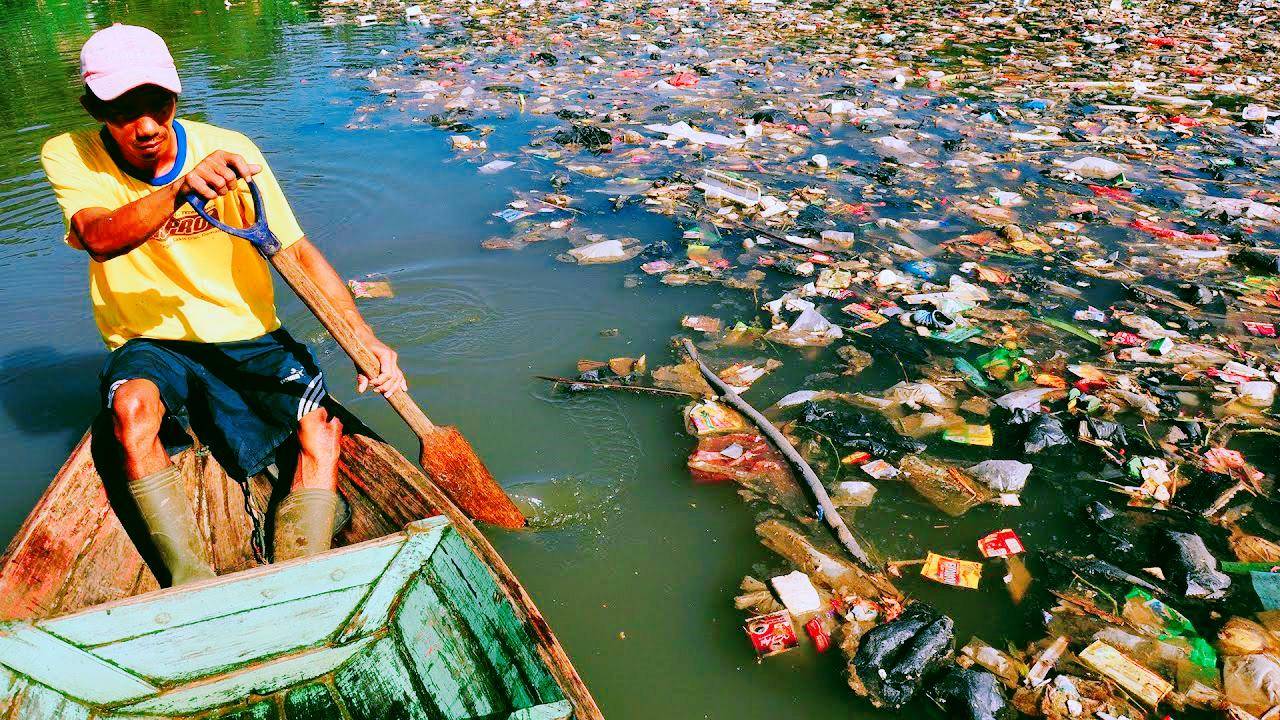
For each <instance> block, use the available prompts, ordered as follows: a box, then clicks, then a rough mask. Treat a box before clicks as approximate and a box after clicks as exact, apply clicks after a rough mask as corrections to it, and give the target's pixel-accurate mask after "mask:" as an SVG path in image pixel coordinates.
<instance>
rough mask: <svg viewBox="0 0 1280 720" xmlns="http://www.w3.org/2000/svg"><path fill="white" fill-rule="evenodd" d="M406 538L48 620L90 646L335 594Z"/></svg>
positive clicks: (356, 582) (374, 568) (377, 571)
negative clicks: (321, 595) (327, 593)
mask: <svg viewBox="0 0 1280 720" xmlns="http://www.w3.org/2000/svg"><path fill="white" fill-rule="evenodd" d="M402 542H403V538H401V537H391V538H388V539H387V540H386V541H385V542H377V543H374V544H372V545H366V546H360V547H356V548H353V549H352V550H351V551H339V552H334V553H330V554H326V555H323V556H319V557H315V558H310V559H306V560H302V561H295V562H290V563H285V564H280V565H273V566H270V567H266V568H262V569H260V570H257V571H255V572H254V574H252V575H250V574H247V573H246V574H239V575H230V576H224V577H221V578H218V579H216V580H212V581H208V582H207V583H206V584H204V585H201V586H197V587H191V588H181V589H180V591H175V590H166V591H164V592H163V593H157V594H155V595H150V596H141V597H137V598H133V599H131V600H129V601H125V602H122V603H117V604H114V605H111V606H108V607H105V608H101V609H93V610H87V611H84V612H80V613H76V614H75V615H68V616H66V617H61V618H55V619H53V620H45V621H43V622H41V623H40V626H41V627H42V628H44V629H46V630H48V631H49V632H52V633H54V634H55V635H58V636H60V637H63V638H66V639H67V640H70V641H71V642H74V643H76V644H79V645H85V646H95V647H96V646H99V645H104V644H108V643H113V642H117V641H120V640H124V639H127V638H130V637H138V636H141V635H145V634H149V633H155V632H161V631H166V630H172V629H173V628H177V627H182V626H184V625H190V624H192V623H197V622H203V621H206V620H213V619H216V618H218V617H223V616H228V615H234V614H236V613H243V612H246V611H250V610H253V609H255V608H261V607H264V606H267V605H268V604H279V603H284V602H289V601H293V600H298V599H301V598H304V597H307V596H309V595H316V594H320V593H325V592H332V591H335V590H345V589H347V588H352V587H357V586H367V585H369V584H370V583H372V582H373V581H374V580H376V579H377V578H378V577H379V576H380V575H381V573H382V571H383V570H384V569H385V568H386V567H387V564H388V563H389V562H391V558H393V557H394V556H395V555H396V553H397V552H398V551H399V548H400V545H401V543H402Z"/></svg>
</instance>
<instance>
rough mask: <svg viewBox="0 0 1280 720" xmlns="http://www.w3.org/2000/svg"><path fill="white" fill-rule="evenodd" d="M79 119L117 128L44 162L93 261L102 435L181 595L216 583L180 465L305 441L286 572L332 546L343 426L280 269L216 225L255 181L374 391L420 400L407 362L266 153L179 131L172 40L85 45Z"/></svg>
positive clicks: (281, 533)
mask: <svg viewBox="0 0 1280 720" xmlns="http://www.w3.org/2000/svg"><path fill="white" fill-rule="evenodd" d="M80 69H81V74H82V76H83V79H84V84H85V91H84V96H83V97H82V98H81V103H82V104H83V105H84V108H85V110H87V111H88V112H89V114H90V115H91V116H93V118H94V120H96V121H97V122H99V123H101V128H95V129H93V130H88V131H78V132H72V133H67V134H63V135H59V136H57V137H55V138H52V139H50V140H49V141H48V142H46V143H45V145H44V149H43V151H42V152H41V161H42V162H43V164H44V169H45V173H46V175H47V176H48V178H49V182H50V183H51V184H52V185H53V189H54V192H55V194H56V195H57V198H58V203H59V204H60V205H61V206H62V210H63V213H64V215H65V219H66V224H67V235H66V242H67V244H69V245H71V246H72V247H73V248H77V249H80V250H84V251H86V252H87V253H88V255H89V295H90V298H91V301H92V303H93V311H94V318H95V320H96V322H97V325H98V329H99V330H100V331H101V333H102V337H103V340H104V341H105V342H106V345H107V348H108V349H109V350H110V351H111V355H110V357H109V358H108V360H107V362H106V365H105V366H104V368H103V371H102V378H101V381H102V382H101V394H102V403H103V408H104V411H105V412H104V416H103V420H104V423H105V421H106V420H109V421H110V425H109V427H110V428H111V430H112V431H113V432H114V435H115V438H116V440H118V441H119V445H120V447H121V449H122V451H123V452H122V457H123V463H124V468H123V469H124V473H125V475H126V477H127V478H128V480H129V487H130V491H131V494H132V495H133V497H134V498H135V499H136V500H137V503H138V508H139V509H140V510H141V513H142V516H143V518H144V519H145V521H146V524H147V529H148V531H149V533H150V535H151V537H152V539H153V540H154V541H155V545H156V548H157V550H158V551H159V554H160V557H161V558H162V559H163V561H164V563H165V565H166V566H167V568H168V570H169V573H170V575H171V577H172V582H173V584H175V585H177V584H181V583H185V582H190V581H193V580H199V579H203V578H209V577H213V575H214V572H213V569H212V568H211V567H210V565H209V562H208V561H207V560H205V559H204V558H203V554H204V553H202V552H201V551H200V547H201V543H200V540H199V535H198V532H197V528H196V519H195V512H194V508H193V507H192V506H191V503H190V502H189V501H188V500H187V495H186V491H185V483H183V482H182V479H181V478H180V477H179V475H178V471H177V468H176V466H175V465H174V464H173V463H172V461H171V460H170V457H171V455H172V454H173V453H174V452H176V451H177V450H178V449H180V448H181V447H182V446H183V445H184V444H189V442H190V438H189V436H188V435H187V434H186V433H185V432H184V431H185V430H186V428H191V429H192V430H194V432H195V433H196V435H197V437H199V438H200V440H201V442H202V443H203V444H205V445H207V446H208V447H209V449H210V450H211V451H212V452H213V454H214V456H215V458H217V460H218V461H219V463H220V464H221V465H222V466H223V468H224V469H226V470H227V471H228V472H229V473H230V474H231V475H232V476H233V477H237V478H240V479H244V478H248V477H250V476H252V475H255V474H257V473H259V472H261V471H262V470H263V469H264V468H266V467H267V466H268V465H270V464H272V463H273V462H274V461H275V460H274V458H275V454H276V450H277V449H278V448H279V447H280V446H281V445H282V444H284V443H285V442H286V441H287V440H289V439H290V438H291V437H293V436H294V435H295V433H296V437H297V445H298V448H299V451H298V456H297V466H296V472H295V474H294V477H293V481H292V485H291V489H290V492H289V494H288V496H287V497H286V498H285V499H284V500H283V501H281V503H280V506H279V508H278V510H277V514H276V522H275V534H274V547H275V558H276V559H277V560H282V559H286V558H290V557H297V556H301V555H307V554H311V553H314V552H319V551H322V550H325V549H327V548H328V547H329V543H330V541H331V538H332V534H333V532H334V529H335V528H334V526H335V517H336V515H337V507H338V502H339V501H338V496H337V492H336V489H337V462H338V447H339V440H340V439H341V435H342V425H341V423H340V422H339V420H338V418H336V417H331V416H330V414H329V413H328V411H326V409H325V408H324V407H322V403H323V401H324V400H325V398H326V397H327V395H326V390H325V384H324V378H323V375H322V374H321V372H320V370H319V368H318V367H317V366H316V362H315V359H314V357H313V356H312V354H311V352H310V351H309V350H308V349H307V347H306V346H305V345H303V344H302V343H300V342H298V341H297V340H295V339H294V338H293V337H291V336H290V335H289V333H288V332H286V331H285V330H284V329H283V328H282V327H281V326H280V320H279V318H278V317H277V316H276V308H275V302H274V298H273V293H272V278H271V274H270V270H269V268H268V266H267V263H266V261H265V260H263V258H262V257H261V256H260V255H259V254H258V253H257V251H256V250H255V249H254V248H253V247H252V246H251V245H250V244H249V243H248V242H245V241H243V240H239V239H236V238H233V237H232V236H230V235H228V234H226V233H224V232H222V231H220V230H217V229H216V228H214V227H212V226H210V225H209V224H208V223H207V222H205V221H204V220H202V219H201V218H200V217H199V216H197V215H196V214H195V212H194V211H193V210H192V209H191V207H190V206H188V205H186V204H185V201H184V199H183V198H184V197H185V196H186V195H187V194H188V193H191V192H194V193H195V194H197V195H199V196H200V197H202V198H205V199H206V200H208V201H210V202H209V205H208V211H209V212H210V214H211V215H213V216H214V217H216V218H217V219H219V220H221V221H222V222H223V223H225V224H228V225H231V226H236V227H247V226H249V225H251V224H252V222H253V220H254V216H253V204H252V201H251V199H250V198H249V196H248V193H247V191H246V190H247V186H246V185H245V183H244V182H243V181H242V179H247V178H250V177H252V178H254V179H255V181H256V182H257V185H258V187H259V189H260V190H261V191H262V195H263V200H264V203H265V206H266V208H267V211H266V214H267V216H268V221H269V224H270V227H271V230H272V232H274V234H275V235H276V237H277V238H278V239H279V240H280V244H281V246H282V247H283V248H284V249H283V250H282V251H281V252H285V253H293V254H294V256H295V257H296V259H297V261H298V263H299V264H300V265H301V266H302V267H303V268H305V269H306V270H307V272H308V273H309V274H310V276H311V278H312V279H313V280H314V281H315V282H316V284H317V285H319V287H320V288H321V289H322V291H323V293H324V294H325V295H326V296H327V297H328V300H329V302H330V303H332V304H333V305H334V306H335V307H337V308H339V310H340V312H341V313H342V314H343V315H344V316H345V317H346V319H347V321H348V322H350V324H351V326H352V327H354V328H357V331H358V332H359V333H361V334H362V335H363V336H364V341H365V343H366V344H367V345H368V346H369V347H370V348H371V349H372V350H373V353H374V354H375V355H376V356H377V358H378V361H379V367H380V373H379V374H378V375H377V376H376V377H365V376H363V375H361V376H360V377H359V378H358V380H357V387H358V389H359V391H361V392H364V391H365V390H366V389H367V388H372V389H373V390H375V391H377V392H379V393H383V394H385V395H391V394H392V393H395V392H400V391H404V390H405V389H406V387H407V386H406V383H405V378H404V373H402V372H401V371H400V368H399V366H398V365H397V358H396V353H395V352H393V351H392V350H391V349H390V348H388V347H387V346H386V345H384V344H383V343H381V342H379V341H378V339H377V338H376V337H375V336H374V334H373V331H372V330H371V329H370V328H369V326H368V324H367V323H365V321H364V319H363V318H362V317H361V316H360V313H359V311H358V310H356V307H355V303H354V302H353V301H352V298H351V295H350V293H349V292H348V291H347V288H346V286H345V285H344V284H343V282H342V280H341V279H340V278H339V276H338V274H337V273H336V272H334V270H333V267H332V266H330V265H329V262H328V261H327V260H325V258H324V256H323V255H321V254H320V251H319V250H317V249H316V247H315V246H314V245H312V244H311V242H310V241H308V240H307V237H306V236H305V235H304V234H303V232H302V230H301V228H299V226H298V222H297V220H296V219H295V218H294V215H293V212H292V211H291V210H290V209H289V204H288V202H287V201H286V200H285V197H284V194H283V193H282V192H281V190H280V185H279V184H278V183H277V182H276V178H275V176H274V175H273V174H272V172H271V169H270V167H269V166H268V165H267V162H266V160H265V159H264V158H263V156H262V153H261V152H260V151H259V150H258V148H257V147H256V146H255V145H254V144H253V142H252V141H250V140H249V139H248V138H246V137H245V136H244V135H241V134H240V133H237V132H233V131H230V130H224V129H221V128H217V127H214V126H212V125H206V124H204V123H199V122H195V121H193V120H187V119H183V120H179V119H177V117H176V112H177V100H178V95H179V94H180V93H181V92H182V84H181V82H180V81H179V79H178V73H177V70H176V67H175V65H174V61H173V57H172V56H171V55H170V54H169V50H168V47H167V46H166V45H165V42H164V40H163V39H161V37H160V36H159V35H157V34H155V33H154V32H152V31H150V30H148V29H146V28H141V27H132V26H126V25H115V26H112V27H109V28H106V29H103V30H100V31H98V32H97V33H95V34H94V35H93V36H92V37H91V38H89V40H88V41H87V42H86V43H85V44H84V48H83V49H82V51H81V55H80Z"/></svg>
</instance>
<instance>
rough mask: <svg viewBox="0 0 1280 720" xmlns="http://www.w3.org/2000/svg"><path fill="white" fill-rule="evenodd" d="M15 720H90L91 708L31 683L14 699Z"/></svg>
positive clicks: (13, 715) (12, 715)
mask: <svg viewBox="0 0 1280 720" xmlns="http://www.w3.org/2000/svg"><path fill="white" fill-rule="evenodd" d="M9 717H10V718H13V720H89V708H88V707H86V706H84V705H81V704H80V703H78V702H75V701H74V700H71V699H69V698H66V697H64V696H62V695H59V694H58V693H56V692H54V691H53V690H51V689H49V688H47V687H45V686H44V685H40V684H38V683H30V684H28V685H27V686H26V688H25V689H24V690H23V692H22V694H21V695H19V696H17V697H16V698H15V699H14V705H13V707H12V708H11V709H10V711H9Z"/></svg>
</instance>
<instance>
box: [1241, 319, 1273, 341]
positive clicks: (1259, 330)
mask: <svg viewBox="0 0 1280 720" xmlns="http://www.w3.org/2000/svg"><path fill="white" fill-rule="evenodd" d="M1243 322H1244V329H1245V330H1248V331H1249V334H1250V335H1256V336H1257V337H1270V338H1273V337H1275V336H1276V326H1275V323H1266V322H1250V321H1248V320H1245V321H1243Z"/></svg>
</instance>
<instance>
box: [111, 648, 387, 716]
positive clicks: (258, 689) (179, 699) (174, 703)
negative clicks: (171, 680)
mask: <svg viewBox="0 0 1280 720" xmlns="http://www.w3.org/2000/svg"><path fill="white" fill-rule="evenodd" d="M372 641H373V639H372V638H363V639H361V640H357V641H356V642H354V643H351V644H350V645H342V646H339V647H320V648H315V649H311V650H304V651H303V652H300V653H297V654H294V655H289V656H287V657H282V658H277V659H274V660H269V661H267V662H264V663H258V664H255V665H251V666H249V667H247V668H244V669H237V670H234V671H232V672H230V673H228V674H226V675H221V676H218V677H214V678H210V679H208V680H200V681H198V682H194V683H190V684H187V685H181V686H178V687H177V688H174V689H173V690H169V691H167V692H164V693H162V694H160V695H157V696H155V697H150V698H146V699H145V700H141V701H139V702H135V703H132V704H130V705H127V706H124V707H120V708H117V711H118V712H122V713H140V714H144V715H165V716H168V715H189V714H194V713H197V712H202V711H205V710H211V709H213V708H216V707H220V706H222V705H227V704H230V703H233V702H236V701H238V700H240V699H242V698H245V697H247V696H249V695H269V694H271V693H274V692H278V691H280V690H284V689H285V688H288V687H290V686H293V685H297V684H298V683H303V682H307V681H309V680H312V679H314V678H317V677H320V676H321V675H325V674H327V673H330V672H332V671H333V670H335V669H336V668H337V667H338V666H340V665H342V663H344V662H346V661H347V660H349V659H350V658H351V657H352V656H353V655H355V654H356V653H358V652H360V651H361V650H363V649H364V648H365V647H366V646H367V645H369V643H371V642H372Z"/></svg>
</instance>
